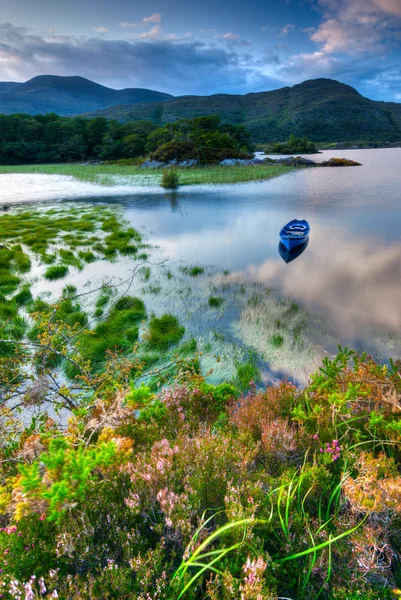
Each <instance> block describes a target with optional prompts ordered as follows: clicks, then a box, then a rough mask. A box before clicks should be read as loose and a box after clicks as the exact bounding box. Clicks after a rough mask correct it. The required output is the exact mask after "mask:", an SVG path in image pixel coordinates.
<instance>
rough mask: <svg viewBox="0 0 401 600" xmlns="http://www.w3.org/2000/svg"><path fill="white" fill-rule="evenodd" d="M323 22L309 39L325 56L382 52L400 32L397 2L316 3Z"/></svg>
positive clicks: (341, 0) (332, 0)
mask: <svg viewBox="0 0 401 600" xmlns="http://www.w3.org/2000/svg"><path fill="white" fill-rule="evenodd" d="M319 6H320V8H321V10H322V11H323V21H322V23H321V24H320V25H319V26H318V27H317V29H314V30H313V31H311V32H310V34H309V35H310V39H311V40H312V41H313V42H316V43H317V44H318V45H319V46H320V49H321V50H323V51H324V52H326V53H335V52H344V53H353V54H361V53H364V52H365V53H366V52H375V51H377V50H380V51H381V50H383V49H384V48H385V47H386V46H388V45H389V44H390V43H391V41H392V40H394V39H397V37H398V36H399V35H400V32H401V1H400V0H319Z"/></svg>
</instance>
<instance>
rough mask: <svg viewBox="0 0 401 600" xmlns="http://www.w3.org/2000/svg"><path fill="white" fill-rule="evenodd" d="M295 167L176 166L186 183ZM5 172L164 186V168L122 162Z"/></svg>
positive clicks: (255, 176)
mask: <svg viewBox="0 0 401 600" xmlns="http://www.w3.org/2000/svg"><path fill="white" fill-rule="evenodd" d="M293 170H294V168H293V167H286V166H283V165H268V164H263V165H245V166H243V165H235V166H231V167H224V166H220V165H213V166H207V167H176V169H175V172H176V173H177V175H178V177H179V183H180V185H181V186H182V185H199V184H221V183H240V182H247V181H258V180H265V179H271V178H273V177H277V176H278V175H283V174H285V173H289V172H291V171H293ZM4 173H43V174H47V175H67V176H70V177H74V178H76V179H79V180H80V181H87V182H90V183H95V184H100V185H120V184H121V183H122V182H123V183H128V184H130V185H140V186H147V185H160V184H161V181H162V176H163V175H162V172H161V171H160V169H141V168H139V167H137V166H131V165H121V164H107V165H106V164H105V165H93V166H81V165H79V164H56V165H18V166H0V174H4ZM124 180H125V181H124Z"/></svg>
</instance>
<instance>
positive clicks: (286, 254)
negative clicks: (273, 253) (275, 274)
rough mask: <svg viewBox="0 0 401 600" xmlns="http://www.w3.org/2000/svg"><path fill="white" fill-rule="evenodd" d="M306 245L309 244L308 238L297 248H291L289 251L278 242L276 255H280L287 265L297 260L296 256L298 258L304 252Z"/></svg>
mask: <svg viewBox="0 0 401 600" xmlns="http://www.w3.org/2000/svg"><path fill="white" fill-rule="evenodd" d="M308 244H309V237H307V238H306V240H305V241H304V242H303V243H302V244H300V245H299V246H296V247H295V248H291V250H289V249H288V248H286V247H285V246H284V244H283V243H282V242H280V243H279V245H278V253H279V254H280V256H281V258H282V259H283V261H284V262H285V263H289V262H291V261H292V260H295V259H296V258H298V256H300V255H301V254H302V252H304V251H305V250H306V248H307V246H308Z"/></svg>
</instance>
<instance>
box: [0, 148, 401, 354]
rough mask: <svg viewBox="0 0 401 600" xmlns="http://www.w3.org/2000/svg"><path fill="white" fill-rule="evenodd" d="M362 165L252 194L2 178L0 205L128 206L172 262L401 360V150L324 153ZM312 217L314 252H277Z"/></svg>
mask: <svg viewBox="0 0 401 600" xmlns="http://www.w3.org/2000/svg"><path fill="white" fill-rule="evenodd" d="M333 156H337V157H347V158H352V159H353V160H357V161H359V162H361V163H362V165H363V166H362V167H353V168H322V169H303V170H299V171H296V172H293V173H290V174H287V175H284V176H282V177H278V178H276V179H273V180H270V181H266V182H257V183H247V184H237V185H222V186H197V187H185V188H181V189H179V190H178V192H176V193H166V192H163V191H162V190H161V189H160V188H151V187H143V188H135V189H134V188H130V187H127V186H124V185H119V186H117V187H113V188H107V187H100V186H94V185H92V184H89V183H82V182H77V181H75V180H73V179H70V178H67V177H58V176H46V175H2V176H1V179H0V184H1V188H0V203H1V204H6V203H8V202H18V203H19V202H31V201H43V200H48V201H54V200H71V199H74V200H79V201H81V202H82V201H83V200H84V201H85V200H87V201H88V202H96V201H100V202H112V203H118V204H122V205H123V207H124V208H125V214H126V218H127V220H128V221H129V222H130V223H131V224H132V225H133V226H134V227H136V228H138V229H140V230H144V231H146V234H147V236H148V239H149V242H150V243H152V244H156V245H159V246H160V247H161V248H163V249H164V252H165V255H166V256H168V257H169V258H171V259H175V260H184V261H186V262H188V263H190V264H206V265H213V266H216V267H217V268H219V269H227V270H229V271H230V272H231V273H232V274H236V273H238V274H241V275H244V276H245V277H246V278H248V279H251V280H253V281H255V282H259V283H263V284H266V285H269V286H274V287H275V288H277V289H278V290H279V291H280V292H281V293H282V294H283V295H284V296H289V297H292V298H294V299H296V300H297V301H299V302H301V303H303V304H304V305H305V306H306V308H307V309H308V310H310V311H311V312H314V313H315V314H320V315H321V318H322V320H323V321H324V324H325V327H327V328H328V329H329V330H330V332H331V333H332V335H333V336H334V337H333V340H335V341H336V342H337V341H338V342H340V343H343V344H345V343H347V344H350V345H351V346H353V347H356V348H367V349H369V350H370V351H372V352H375V353H377V354H378V355H379V356H386V355H388V354H391V355H393V356H394V355H395V356H397V355H398V356H399V355H401V148H394V149H383V150H351V151H332V150H330V151H325V152H323V153H320V154H318V155H316V156H311V157H310V158H312V159H314V160H317V161H320V160H325V159H327V158H330V157H333ZM293 218H299V219H307V220H308V221H309V223H310V226H311V234H310V241H309V245H308V247H307V248H306V250H305V252H303V254H302V255H301V256H299V257H298V258H297V259H296V260H294V261H293V262H291V263H289V264H286V263H285V262H284V261H283V260H282V259H281V257H280V256H279V254H278V241H279V238H278V233H279V230H280V227H281V226H282V225H283V224H284V223H286V222H287V221H289V220H291V219H293Z"/></svg>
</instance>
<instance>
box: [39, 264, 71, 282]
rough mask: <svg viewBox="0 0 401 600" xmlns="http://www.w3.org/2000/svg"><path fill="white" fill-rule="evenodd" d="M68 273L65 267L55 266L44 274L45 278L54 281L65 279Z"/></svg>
mask: <svg viewBox="0 0 401 600" xmlns="http://www.w3.org/2000/svg"><path fill="white" fill-rule="evenodd" d="M67 273H68V267H66V266H65V265H54V266H52V267H49V268H48V269H46V271H45V273H44V275H43V276H44V277H45V278H46V279H49V280H50V281H52V280H53V279H61V278H62V277H65V276H66V275H67Z"/></svg>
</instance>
